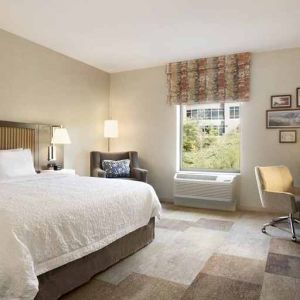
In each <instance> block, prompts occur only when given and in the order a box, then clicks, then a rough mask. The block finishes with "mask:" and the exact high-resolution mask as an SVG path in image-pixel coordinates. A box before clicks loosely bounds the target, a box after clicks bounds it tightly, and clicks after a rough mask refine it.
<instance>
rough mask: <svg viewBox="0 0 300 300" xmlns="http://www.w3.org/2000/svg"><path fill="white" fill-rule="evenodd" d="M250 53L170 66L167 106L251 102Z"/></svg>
mask: <svg viewBox="0 0 300 300" xmlns="http://www.w3.org/2000/svg"><path fill="white" fill-rule="evenodd" d="M250 61H251V54H250V53H238V54H232V55H226V56H219V57H210V58H200V59H195V60H189V61H182V62H177V63H170V64H168V65H167V68H166V73H167V80H168V102H169V103H171V104H193V103H207V102H233V101H236V102H241V101H248V100H249V96H250V95H249V92H250Z"/></svg>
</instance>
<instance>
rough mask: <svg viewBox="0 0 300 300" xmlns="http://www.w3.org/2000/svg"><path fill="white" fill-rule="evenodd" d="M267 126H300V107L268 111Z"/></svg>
mask: <svg viewBox="0 0 300 300" xmlns="http://www.w3.org/2000/svg"><path fill="white" fill-rule="evenodd" d="M266 127H267V128H300V109H281V110H267V111H266Z"/></svg>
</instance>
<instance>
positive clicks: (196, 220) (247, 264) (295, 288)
mask: <svg viewBox="0 0 300 300" xmlns="http://www.w3.org/2000/svg"><path fill="white" fill-rule="evenodd" d="M273 216H274V215H272V214H265V213H248V212H247V213H243V212H221V211H210V210H200V209H189V208H182V207H181V208H179V207H175V206H173V205H164V209H163V214H162V219H161V220H160V221H158V222H157V226H156V237H155V240H154V241H153V242H152V243H151V244H150V245H148V246H147V247H145V248H144V249H142V250H140V251H139V252H137V253H135V254H134V255H132V256H130V257H128V258H126V259H125V260H123V261H121V262H119V263H118V264H116V265H115V266H113V267H111V268H109V269H108V270H107V271H105V272H103V273H100V274H99V275H97V276H96V277H95V278H94V279H93V280H91V281H90V282H89V283H88V284H86V285H84V286H82V287H80V288H78V289H77V290H75V291H73V292H71V293H69V294H68V295H66V296H64V297H63V298H62V299H63V300H79V299H80V300H81V299H90V300H92V299H95V300H98V299H99V300H100V299H101V300H106V299H134V300H142V299H151V300H152V299H153V300H154V299H155V300H156V299H161V300H169V299H170V300H171V299H172V300H177V299H182V300H187V299H205V300H207V299H222V300H227V299H228V300H235V299H261V300H265V299H272V300H276V299H278V300H279V299H280V300H282V299H285V300H288V299H293V300H296V299H300V243H299V242H298V243H294V242H292V241H290V234H289V231H288V226H287V224H282V225H281V227H280V228H273V227H271V228H270V227H269V228H268V229H267V232H268V233H267V234H263V233H261V225H262V224H264V223H266V222H268V221H269V220H270V219H271V218H272V217H273ZM296 230H297V234H298V237H299V240H300V227H299V226H298V227H297V229H296Z"/></svg>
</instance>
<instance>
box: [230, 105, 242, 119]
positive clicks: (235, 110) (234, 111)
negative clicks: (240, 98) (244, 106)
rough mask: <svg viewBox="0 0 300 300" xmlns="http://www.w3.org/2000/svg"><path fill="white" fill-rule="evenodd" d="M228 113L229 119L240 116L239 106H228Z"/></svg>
mask: <svg viewBox="0 0 300 300" xmlns="http://www.w3.org/2000/svg"><path fill="white" fill-rule="evenodd" d="M229 113H230V119H239V118H240V107H239V106H230V107H229Z"/></svg>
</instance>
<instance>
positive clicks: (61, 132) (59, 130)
mask: <svg viewBox="0 0 300 300" xmlns="http://www.w3.org/2000/svg"><path fill="white" fill-rule="evenodd" d="M59 144H61V145H66V144H71V139H70V137H69V134H68V131H67V129H66V128H63V127H53V135H52V139H51V145H50V146H49V147H48V160H49V162H50V163H49V164H48V167H50V168H54V169H55V167H56V166H57V165H56V163H55V161H56V148H55V145H59Z"/></svg>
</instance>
